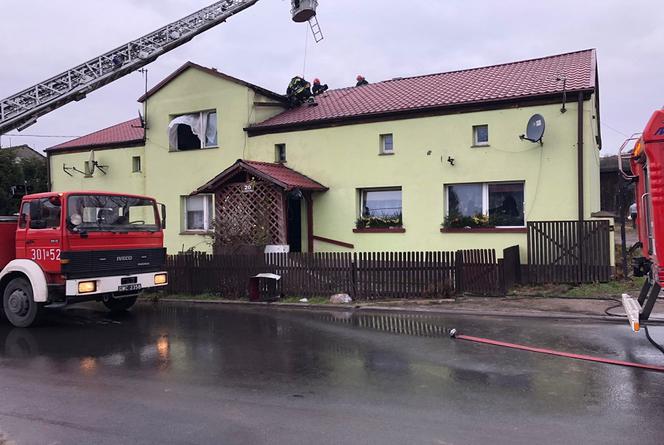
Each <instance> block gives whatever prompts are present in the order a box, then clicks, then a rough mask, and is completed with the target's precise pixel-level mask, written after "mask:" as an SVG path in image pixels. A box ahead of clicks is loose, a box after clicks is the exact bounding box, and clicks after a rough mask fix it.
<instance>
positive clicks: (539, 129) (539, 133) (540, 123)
mask: <svg viewBox="0 0 664 445" xmlns="http://www.w3.org/2000/svg"><path fill="white" fill-rule="evenodd" d="M545 129H546V122H545V121H544V117H542V115H541V114H534V115H533V116H532V117H531V118H530V120H528V127H527V128H526V134H522V135H521V136H519V138H520V139H522V140H523V139H525V140H527V141H530V142H539V143H540V144H541V145H544V143H543V142H542V138H543V137H544V130H545Z"/></svg>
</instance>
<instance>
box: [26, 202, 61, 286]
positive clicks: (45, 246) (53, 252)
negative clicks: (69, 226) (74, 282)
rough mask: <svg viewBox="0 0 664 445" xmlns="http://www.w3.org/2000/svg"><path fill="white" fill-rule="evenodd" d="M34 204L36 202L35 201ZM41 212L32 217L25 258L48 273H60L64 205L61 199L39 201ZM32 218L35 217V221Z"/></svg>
mask: <svg viewBox="0 0 664 445" xmlns="http://www.w3.org/2000/svg"><path fill="white" fill-rule="evenodd" d="M33 203H34V201H33ZM38 204H39V212H38V213H37V214H35V215H31V216H30V219H29V221H28V228H27V231H26V234H25V257H26V258H27V259H29V260H32V261H34V262H36V263H37V264H39V266H40V267H41V268H42V270H43V271H44V272H46V273H58V272H60V253H61V249H62V247H61V243H60V242H61V238H62V233H61V225H62V205H61V202H60V197H57V196H54V197H51V198H42V199H39V200H38ZM32 216H35V218H34V219H33V218H32Z"/></svg>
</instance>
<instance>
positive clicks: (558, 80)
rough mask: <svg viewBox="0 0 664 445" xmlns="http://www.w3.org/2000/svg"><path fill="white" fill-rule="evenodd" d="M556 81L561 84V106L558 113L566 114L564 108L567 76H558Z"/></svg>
mask: <svg viewBox="0 0 664 445" xmlns="http://www.w3.org/2000/svg"><path fill="white" fill-rule="evenodd" d="M556 81H557V82H562V83H563V106H562V108H561V109H560V112H561V113H563V114H564V113H566V112H567V108H565V106H566V105H567V76H565V75H562V76H558V77H557V78H556Z"/></svg>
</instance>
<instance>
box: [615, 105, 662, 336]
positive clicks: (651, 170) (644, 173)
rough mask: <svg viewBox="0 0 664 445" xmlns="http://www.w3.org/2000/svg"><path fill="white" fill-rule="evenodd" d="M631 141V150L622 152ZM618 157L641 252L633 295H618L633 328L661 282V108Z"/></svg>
mask: <svg viewBox="0 0 664 445" xmlns="http://www.w3.org/2000/svg"><path fill="white" fill-rule="evenodd" d="M633 141H635V143H634V146H633V149H632V151H631V152H628V153H624V151H625V150H626V149H627V147H628V146H631V142H633ZM625 157H629V161H630V167H631V173H628V172H625V171H623V167H622V159H623V158H625ZM618 158H619V165H620V171H621V173H622V174H623V177H624V178H625V179H626V180H628V181H632V182H634V183H635V195H636V196H635V199H636V206H637V215H638V216H637V219H636V222H637V230H638V234H639V243H640V245H641V250H642V252H643V256H642V257H639V258H635V259H634V263H633V266H634V275H635V276H641V277H642V276H645V277H646V280H645V283H644V285H643V288H642V289H641V292H640V294H639V296H638V297H637V298H634V297H632V296H631V295H628V294H624V295H623V297H622V303H623V307H624V309H625V312H626V314H627V318H628V319H629V323H630V325H631V326H632V330H633V331H634V332H637V331H639V329H640V327H641V325H642V324H644V323H646V322H647V321H648V319H649V318H650V315H651V313H652V309H653V307H654V306H655V303H656V301H657V299H658V297H659V293H660V291H661V289H662V283H664V262H663V261H664V110H658V111H656V112H655V113H654V114H653V115H652V117H651V118H650V121H648V124H647V125H646V128H645V130H644V131H643V133H639V134H634V135H632V137H630V138H629V139H627V140H626V141H625V143H623V145H622V147H621V148H620V155H619V156H618ZM660 255H662V258H661V259H662V260H663V261H660Z"/></svg>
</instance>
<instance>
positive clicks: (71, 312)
mask: <svg viewBox="0 0 664 445" xmlns="http://www.w3.org/2000/svg"><path fill="white" fill-rule="evenodd" d="M452 327H454V328H457V329H460V330H461V331H462V332H464V333H466V334H469V335H476V336H484V337H490V338H494V339H499V340H505V341H511V342H520V343H525V344H529V345H536V346H542V347H550V348H557V349H561V350H566V351H573V352H579V353H585V354H595V355H599V356H603V357H609V358H618V359H623V360H631V361H638V362H643V363H650V364H660V365H661V364H664V356H663V355H662V354H661V353H659V352H658V351H657V350H655V349H654V348H652V347H651V346H650V345H649V343H647V341H646V339H645V337H644V336H643V335H639V336H636V335H633V334H631V333H630V332H629V330H628V328H627V326H626V325H615V324H609V323H597V322H595V323H590V324H588V323H584V322H580V321H569V320H567V321H556V320H551V321H546V320H541V319H538V320H534V319H515V318H479V317H468V316H444V317H440V316H429V315H401V316H397V315H376V314H374V315H371V314H368V313H356V314H352V313H339V312H324V311H323V312H316V311H306V310H305V311H292V310H280V309H276V308H259V309H253V308H240V307H227V306H217V305H203V306H195V307H191V306H186V305H184V304H164V303H162V304H159V305H152V304H143V305H139V306H138V307H136V308H135V309H134V310H133V312H132V313H130V314H127V315H124V316H121V317H115V318H109V316H108V315H107V314H106V313H104V312H103V311H102V310H101V308H100V307H97V306H86V307H82V308H73V309H68V310H66V311H63V312H61V313H55V314H53V315H51V316H50V317H49V320H48V321H47V323H46V325H45V326H43V327H40V328H37V329H32V330H21V329H12V328H11V327H10V326H8V324H7V323H6V322H4V321H3V322H0V391H1V397H0V431H2V432H3V433H4V436H5V440H6V441H9V443H11V442H14V443H16V444H20V445H23V444H39V445H41V444H120V443H122V444H124V443H126V444H406V443H408V444H482V443H491V444H533V443H551V444H556V443H560V444H569V443H581V442H583V443H597V444H623V443H627V442H630V443H639V444H661V443H662V437H664V424H663V423H662V422H661V419H662V417H663V416H664V374H657V373H653V372H648V371H642V370H634V369H626V368H621V367H617V366H611V365H602V364H593V363H588V362H581V361H574V360H569V359H565V358H559V357H552V356H546V355H538V354H533V353H529V352H523V351H515V350H510V349H504V348H497V347H493V346H486V345H480V344H473V343H468V342H464V341H460V340H451V339H449V338H448V337H447V336H446V335H445V331H446V330H447V329H449V328H452ZM651 333H652V334H653V336H654V337H655V338H658V339H662V340H664V327H654V328H653V329H652V330H651ZM0 434H1V433H0ZM0 443H3V440H2V439H0Z"/></svg>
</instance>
